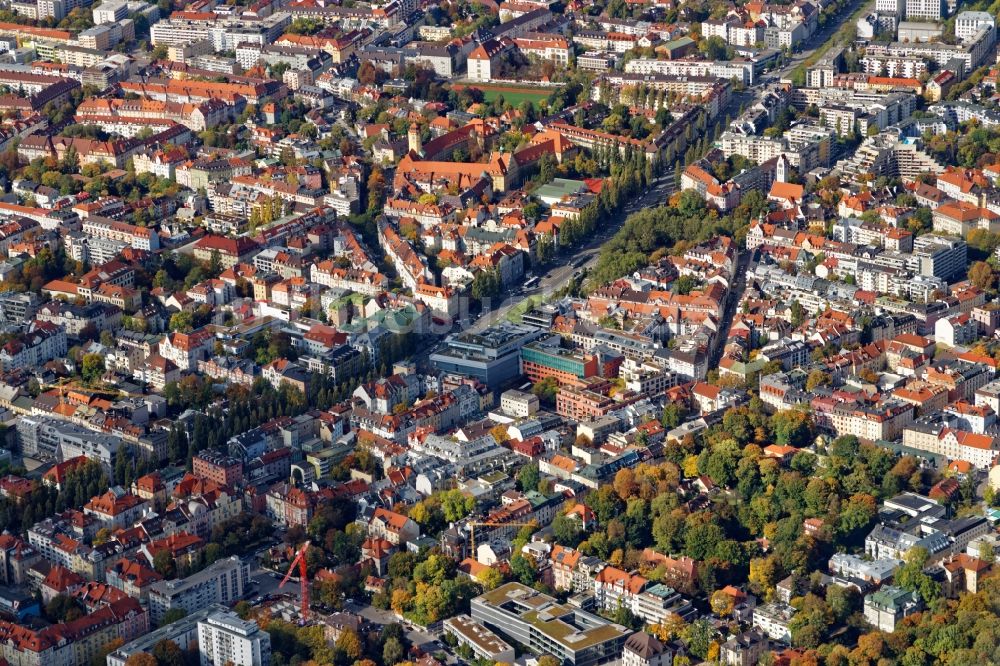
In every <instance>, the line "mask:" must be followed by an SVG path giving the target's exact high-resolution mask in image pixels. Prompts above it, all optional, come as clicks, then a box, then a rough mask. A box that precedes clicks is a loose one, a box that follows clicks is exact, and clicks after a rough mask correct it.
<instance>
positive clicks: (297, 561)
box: [278, 541, 310, 622]
mask: <svg viewBox="0 0 1000 666" xmlns="http://www.w3.org/2000/svg"><path fill="white" fill-rule="evenodd" d="M309 543H310V542H309V541H306V542H305V543H304V544H303V545H302V548H300V549H299V552H297V553H295V557H294V558H293V559H292V564H291V565H290V566H289V567H288V573H286V574H285V577H284V578H283V579H282V581H281V583H279V584H278V589H279V590H280V589H281V588H282V587H284V586H285V583H287V582H288V580H289V579H290V578H291V577H292V572H293V571H295V566H296V565H298V567H299V588H300V590H301V596H302V609H301V611H300V615H301V616H302V621H303V622H305V621H306V620H308V619H309V577H308V575H307V573H306V551H307V550H309Z"/></svg>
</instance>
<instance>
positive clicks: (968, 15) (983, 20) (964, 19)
mask: <svg viewBox="0 0 1000 666" xmlns="http://www.w3.org/2000/svg"><path fill="white" fill-rule="evenodd" d="M983 27H989V28H991V29H992V28H996V21H994V20H993V17H992V16H991V15H990V14H989V12H961V13H959V14H958V15H957V16H955V37H957V38H958V39H959V41H963V42H964V41H967V40H969V39H972V38H973V37H975V36H976V34H977V33H978V32H979V30H980V28H983Z"/></svg>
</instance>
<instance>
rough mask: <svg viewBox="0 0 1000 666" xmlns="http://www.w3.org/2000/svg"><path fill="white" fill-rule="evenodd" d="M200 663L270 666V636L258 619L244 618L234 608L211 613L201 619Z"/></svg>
mask: <svg viewBox="0 0 1000 666" xmlns="http://www.w3.org/2000/svg"><path fill="white" fill-rule="evenodd" d="M198 650H199V652H200V653H201V666H223V665H224V664H232V666H268V664H270V663H271V636H270V634H268V633H267V632H266V631H261V630H260V628H259V627H258V626H257V623H256V622H248V621H244V620H241V619H240V618H239V617H238V616H237V615H236V614H234V613H231V612H228V611H226V612H218V613H213V614H211V615H209V616H208V617H207V618H206V619H205V620H203V621H201V622H199V623H198Z"/></svg>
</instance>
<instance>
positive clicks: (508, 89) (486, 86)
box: [455, 83, 551, 106]
mask: <svg viewBox="0 0 1000 666" xmlns="http://www.w3.org/2000/svg"><path fill="white" fill-rule="evenodd" d="M455 88H456V89H457V90H461V89H462V88H478V89H479V90H482V91H483V97H485V98H486V101H487V102H492V101H494V100H495V99H496V98H497V97H500V96H501V95H502V96H503V98H504V100H505V101H506V102H508V103H509V104H512V105H513V106H517V105H518V104H520V103H521V102H524V101H529V102H535V103H536V104H537V103H538V102H540V101H541V100H543V99H545V98H547V97H548V96H549V93H550V92H551V91H550V90H546V89H545V88H528V87H523V86H522V87H516V86H502V85H497V84H494V83H480V84H460V85H456V86H455Z"/></svg>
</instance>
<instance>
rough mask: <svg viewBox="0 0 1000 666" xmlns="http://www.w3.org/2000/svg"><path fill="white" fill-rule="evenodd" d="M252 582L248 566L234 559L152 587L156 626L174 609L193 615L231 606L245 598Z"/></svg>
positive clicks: (230, 558)
mask: <svg viewBox="0 0 1000 666" xmlns="http://www.w3.org/2000/svg"><path fill="white" fill-rule="evenodd" d="M249 581H250V565H249V563H247V562H245V561H242V560H240V558H238V557H235V556H234V557H229V558H226V559H224V560H219V561H218V562H215V563H214V564H211V565H209V566H208V567H207V568H205V569H203V570H202V571H199V572H198V573H196V574H192V575H191V576H188V577H187V578H182V579H180V580H169V581H160V582H157V583H153V584H152V585H151V586H150V588H149V611H150V615H151V619H152V621H153V624H156V625H159V624H161V623H162V622H163V617H164V616H165V615H166V614H167V611H169V610H171V609H174V608H180V609H183V610H185V611H186V612H188V613H193V612H194V611H196V610H198V609H200V608H204V607H206V606H208V605H210V604H215V603H221V604H226V605H227V606H231V605H232V604H234V603H236V602H237V601H239V599H240V598H242V597H243V595H244V593H245V592H246V590H247V588H248V587H249Z"/></svg>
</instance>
